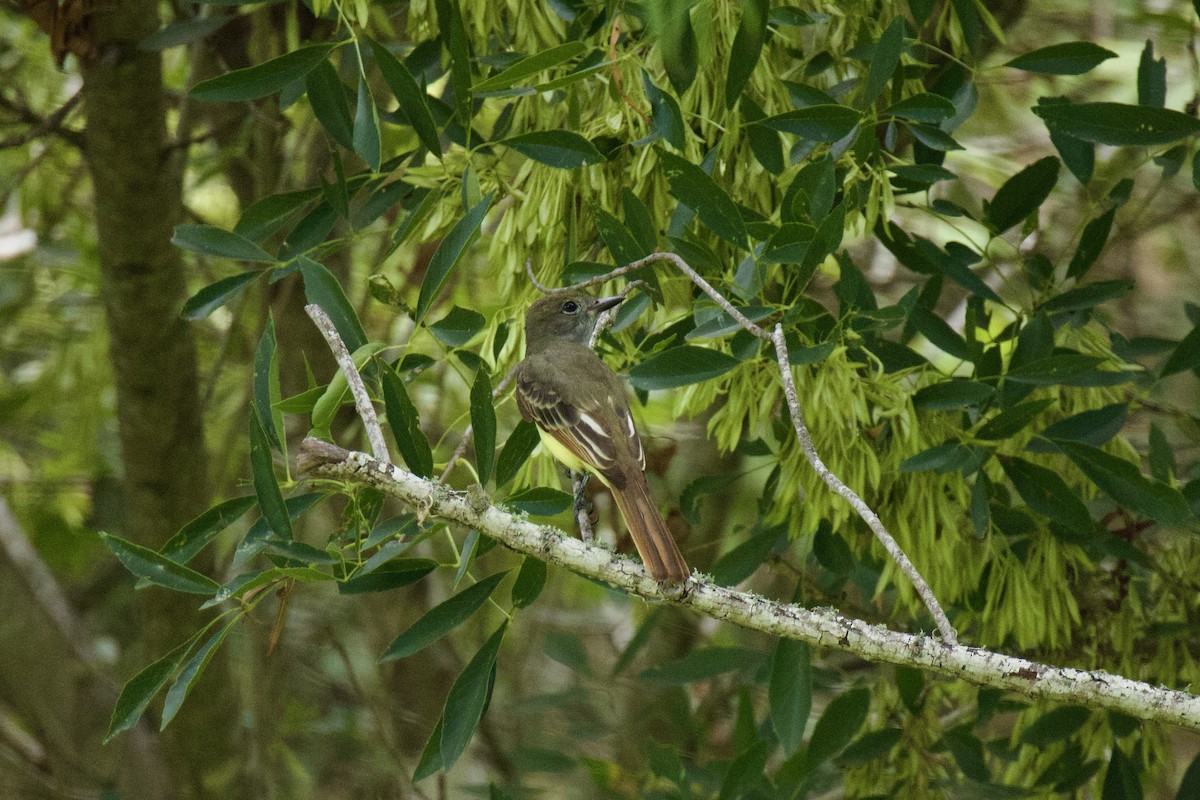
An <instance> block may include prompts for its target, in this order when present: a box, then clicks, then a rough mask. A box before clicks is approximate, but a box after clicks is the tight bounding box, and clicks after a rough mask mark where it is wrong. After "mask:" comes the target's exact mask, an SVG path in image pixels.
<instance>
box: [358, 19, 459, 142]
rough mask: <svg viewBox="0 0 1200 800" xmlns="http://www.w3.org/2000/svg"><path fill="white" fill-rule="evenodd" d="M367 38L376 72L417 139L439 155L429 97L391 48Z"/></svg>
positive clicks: (436, 132)
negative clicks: (405, 117)
mask: <svg viewBox="0 0 1200 800" xmlns="http://www.w3.org/2000/svg"><path fill="white" fill-rule="evenodd" d="M368 41H369V42H370V44H371V52H373V53H374V54H375V63H377V64H378V65H379V71H380V72H381V73H382V74H383V80H384V82H385V83H387V85H388V88H389V89H391V90H392V95H393V96H394V97H395V98H396V102H398V103H399V104H400V107H401V108H402V109H404V114H405V116H407V117H408V121H409V123H410V124H411V125H412V127H413V130H414V131H416V134H417V138H418V139H420V140H421V144H423V145H424V146H425V149H426V150H428V151H429V152H431V153H433V154H434V155H435V156H437V157H438V158H441V157H442V146H441V143H440V142H439V141H438V131H437V125H435V124H434V122H433V115H432V114H431V113H430V111H429V96H428V95H427V94H425V90H424V89H422V88H421V87H420V85H419V84H418V83H417V80H416V78H414V77H413V74H412V73H411V72H410V71H409V69H408V67H406V66H404V62H403V61H401V60H400V59H398V58H396V57H395V56H394V55H392V53H391V51H390V50H388V49H387V48H386V47H384V46H383V45H381V44H380V43H379V42H377V41H375V40H374V39H369V40H368Z"/></svg>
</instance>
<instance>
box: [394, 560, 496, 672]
mask: <svg viewBox="0 0 1200 800" xmlns="http://www.w3.org/2000/svg"><path fill="white" fill-rule="evenodd" d="M508 572H509V571H508V570H505V571H504V572H497V573H495V574H494V575H489V576H488V577H486V578H484V579H483V580H481V581H479V583H476V584H473V585H471V586H468V587H467V588H466V589H463V590H462V591H461V592H459V593H458V594H456V595H454V596H453V597H451V598H450V599H448V600H444V601H443V602H441V603H439V604H438V605H436V606H434V607H433V608H431V609H430V610H429V611H427V612H426V613H425V615H424V616H422V617H421V618H420V619H418V620H417V621H416V622H414V623H413V624H412V625H410V626H409V627H408V629H407V630H405V631H404V633H401V634H400V635H399V636H397V637H396V638H395V639H393V640H392V643H391V644H390V645H388V648H387V650H386V651H384V653H383V655H382V656H381V657H380V659H379V660H380V661H381V662H382V661H395V660H396V659H399V658H406V657H408V656H411V655H412V654H413V653H418V652H420V651H421V650H424V649H425V648H426V647H428V646H429V645H431V644H433V643H434V642H436V641H437V640H438V639H440V638H442V637H443V636H445V635H446V634H447V633H449V632H450V631H452V630H454V629H455V628H457V627H458V626H459V625H461V624H462V623H463V622H465V621H466V620H467V618H468V617H470V616H471V615H472V614H474V613H475V612H476V611H477V610H479V607H480V606H482V605H483V604H484V603H485V602H486V601H487V599H488V597H490V596H491V594H492V592H493V591H494V590H495V589H496V586H498V585H499V584H500V581H502V580H504V576H505V575H507V574H508Z"/></svg>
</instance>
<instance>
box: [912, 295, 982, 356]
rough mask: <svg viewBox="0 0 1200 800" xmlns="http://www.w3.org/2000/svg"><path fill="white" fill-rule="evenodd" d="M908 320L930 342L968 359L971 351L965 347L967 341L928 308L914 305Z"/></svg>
mask: <svg viewBox="0 0 1200 800" xmlns="http://www.w3.org/2000/svg"><path fill="white" fill-rule="evenodd" d="M908 321H909V322H910V323H911V324H912V326H913V329H914V330H916V331H917V333H920V334H921V335H922V336H924V337H925V338H926V339H928V340H929V342H930V344H933V345H934V346H935V347H938V348H940V349H942V350H944V351H945V352H946V353H948V354H950V355H952V356H954V357H955V358H961V359H962V360H964V361H968V360H970V357H971V351H970V350H968V349H967V343H966V341H965V340H964V339H963V338H962V336H961V335H960V334H959V333H958V332H957V331H955V330H954V329H953V328H951V327H950V326H949V325H948V324H946V321H945V320H943V319H942V318H941V317H939V316H937V315H936V314H934V313H933V312H932V311H930V310H929V309H927V308H924V307H922V306H914V307H913V310H912V312H911V313H910V314H909V316H908Z"/></svg>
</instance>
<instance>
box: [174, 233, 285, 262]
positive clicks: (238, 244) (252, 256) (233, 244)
mask: <svg viewBox="0 0 1200 800" xmlns="http://www.w3.org/2000/svg"><path fill="white" fill-rule="evenodd" d="M171 244H173V245H175V246H176V247H178V248H180V249H182V250H189V251H191V252H193V253H200V254H201V255H205V256H212V257H215V258H231V259H233V260H234V261H258V262H262V263H265V264H273V263H275V257H274V256H273V255H271V254H270V253H268V252H267V251H266V250H263V249H262V248H261V247H259V246H258V245H257V244H255V243H254V242H252V241H250V240H249V239H247V238H246V237H244V236H241V235H240V234H236V233H234V232H233V231H227V230H223V229H221V228H216V227H213V226H212V225H176V226H175V231H174V233H173V234H172V235H171Z"/></svg>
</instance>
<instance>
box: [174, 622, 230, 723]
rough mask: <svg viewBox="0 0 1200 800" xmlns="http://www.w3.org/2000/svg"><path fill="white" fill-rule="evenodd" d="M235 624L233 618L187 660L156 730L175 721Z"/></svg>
mask: <svg viewBox="0 0 1200 800" xmlns="http://www.w3.org/2000/svg"><path fill="white" fill-rule="evenodd" d="M235 624H237V618H236V617H235V618H234V619H233V620H232V621H230V622H229V623H228V624H226V625H224V626H222V628H221V630H219V631H217V632H216V633H214V634H213V635H212V636H211V637H209V639H208V641H207V642H205V643H204V644H203V645H201V646H200V648H199V649H198V650H196V652H195V653H194V654H193V655H192V657H191V658H189V659H188V662H187V663H186V664H184V665H183V669H182V670H180V672H179V677H178V678H176V679H175V683H174V684H172V686H171V688H170V690H169V691H168V692H167V697H166V699H165V700H164V701H163V710H162V722H161V723H160V724H159V726H158V729H159V730H160V731H161V730H163V729H165V728H166V727H167V725H168V723H170V722H171V720H173V719H175V715H176V714H177V713H179V708H180V706H182V705H183V701H184V700H186V699H187V696H188V694H189V693H190V692H191V691H192V686H193V684H195V683H196V679H197V678H199V677H200V675H201V673H203V672H204V668H205V667H207V666H208V662H210V661H212V657H213V656H214V655H216V653H217V648H218V647H220V646H221V642H223V641H225V637H226V636H228V635H229V632H230V631H231V630H233V626H234V625H235Z"/></svg>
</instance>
